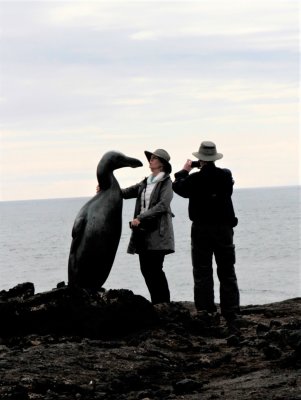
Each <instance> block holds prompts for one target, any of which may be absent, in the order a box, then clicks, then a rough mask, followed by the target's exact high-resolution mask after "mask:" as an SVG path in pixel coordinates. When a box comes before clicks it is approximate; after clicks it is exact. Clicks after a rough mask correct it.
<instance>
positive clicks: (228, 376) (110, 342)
mask: <svg viewBox="0 0 301 400" xmlns="http://www.w3.org/2000/svg"><path fill="white" fill-rule="evenodd" d="M0 321H1V325H0V399H1V400H6V399H13V400H28V399H46V400H56V399H64V400H71V399H85V400H86V399H87V400H103V399H106V400H134V399H135V400H136V399H137V400H147V399H148V400H158V399H185V400H195V399H200V400H209V399H212V400H213V399H226V400H228V399H229V400H230V399H231V400H235V399H238V400H244V399H245V400H247V399H248V400H250V399H256V400H261V399H262V400H263V399H264V400H272V399H273V400H280V399H282V400H297V399H299V400H301V389H300V388H301V373H300V372H301V371H300V367H301V357H300V356H301V298H295V299H289V300H286V301H282V302H278V303H272V304H264V305H249V306H245V307H242V318H241V320H240V321H239V327H240V329H239V330H237V331H235V332H232V331H229V329H228V328H227V326H226V325H225V321H224V320H223V319H222V318H220V320H219V318H216V317H214V318H213V317H211V316H210V315H206V314H202V315H198V314H197V313H196V311H195V309H194V305H193V303H190V302H172V303H170V304H160V305H156V306H152V305H151V304H150V302H149V301H147V300H146V299H145V298H143V297H141V296H138V295H135V294H133V293H132V292H131V291H128V290H108V291H105V290H104V291H103V292H96V293H95V292H94V293H89V292H87V291H85V290H71V289H70V288H69V287H68V286H65V285H64V284H63V283H61V284H58V287H57V288H56V289H53V290H52V291H49V292H44V293H38V294H35V293H34V285H33V284H32V283H24V284H20V285H18V286H16V287H14V288H12V289H10V290H8V291H2V292H0Z"/></svg>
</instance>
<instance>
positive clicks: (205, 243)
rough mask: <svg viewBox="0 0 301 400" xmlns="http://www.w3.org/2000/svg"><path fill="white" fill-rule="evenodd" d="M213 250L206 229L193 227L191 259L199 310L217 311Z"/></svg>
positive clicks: (195, 225)
mask: <svg viewBox="0 0 301 400" xmlns="http://www.w3.org/2000/svg"><path fill="white" fill-rule="evenodd" d="M212 256H213V249H212V245H211V243H210V234H209V231H208V230H207V229H206V227H200V226H198V225H197V224H195V223H193V224H192V226H191V259H192V267H193V279H194V303H195V307H196V309H197V310H207V311H208V312H214V311H216V306H215V304H214V281H213V268H212Z"/></svg>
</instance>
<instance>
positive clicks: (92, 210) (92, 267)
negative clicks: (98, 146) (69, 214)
mask: <svg viewBox="0 0 301 400" xmlns="http://www.w3.org/2000/svg"><path fill="white" fill-rule="evenodd" d="M141 166H142V162H141V161H139V160H138V159H136V158H131V157H127V156H125V155H124V154H122V153H119V152H117V151H109V152H107V153H105V154H104V156H103V157H102V158H101V160H100V161H99V164H98V166H97V180H98V183H99V187H100V192H98V193H97V194H96V195H95V196H94V197H93V198H92V199H90V200H89V201H88V202H87V203H86V204H85V205H84V206H83V207H82V208H81V210H80V211H79V213H78V215H77V217H76V219H75V221H74V225H73V229H72V243H71V249H70V254H69V262H68V284H69V286H71V287H81V288H87V289H92V290H98V289H100V288H101V287H102V285H103V284H104V283H105V281H106V280H107V278H108V276H109V274H110V271H111V268H112V265H113V262H114V259H115V255H116V252H117V248H118V245H119V240H120V236H121V228H122V204H123V198H122V193H121V189H120V186H119V183H118V181H117V179H116V178H115V176H114V174H113V171H114V170H116V169H119V168H124V167H131V168H136V167H141Z"/></svg>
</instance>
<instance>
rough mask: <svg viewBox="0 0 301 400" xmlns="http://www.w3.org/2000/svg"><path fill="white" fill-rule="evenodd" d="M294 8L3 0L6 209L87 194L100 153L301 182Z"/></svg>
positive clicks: (124, 182) (223, 2)
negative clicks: (208, 147)
mask: <svg viewBox="0 0 301 400" xmlns="http://www.w3.org/2000/svg"><path fill="white" fill-rule="evenodd" d="M298 3H299V2H298V1H297V0H296V1H295V0H289V1H288V0H260V1H259V0H243V1H242V0H199V1H192V2H190V1H186V0H185V1H162V0H161V1H151V0H149V1H126V0H123V1H114V0H104V1H93V2H92V1H91V2H90V1H85V2H81V1H68V2H63V1H32V2H29V1H0V26H1V35H0V60H1V61H0V68H1V69H0V73H1V75H0V79H1V82H0V83H1V92H0V113H1V118H0V129H1V160H0V166H1V199H2V200H14V199H35V198H53V197H77V196H90V195H93V194H94V192H95V186H96V166H97V163H98V161H99V159H100V158H101V156H102V155H103V154H104V153H105V152H106V151H108V150H119V151H121V152H123V153H125V154H127V155H130V156H134V157H137V158H140V159H141V160H142V161H143V162H144V166H143V167H142V168H138V169H135V170H132V169H123V170H119V171H117V172H116V176H117V178H118V179H119V182H120V185H121V186H122V187H125V186H128V185H131V184H134V183H136V182H138V181H140V180H141V179H142V178H143V177H144V176H146V175H148V174H149V169H148V164H147V162H146V158H145V156H144V153H143V152H144V150H150V151H154V150H155V149H157V148H164V149H166V150H167V151H168V152H169V153H170V155H171V163H172V165H173V172H176V171H177V170H179V169H181V168H182V166H183V164H184V162H185V160H186V159H187V158H191V159H193V158H194V157H193V156H192V155H191V153H192V152H194V151H197V150H198V147H199V145H200V143H201V141H203V140H212V141H214V142H215V143H216V145H217V149H218V151H219V152H221V153H223V154H224V158H223V159H222V160H220V161H218V162H217V165H218V166H221V167H228V168H230V169H231V170H232V173H233V175H234V178H235V182H236V187H241V188H242V187H260V186H278V185H297V184H299V177H298V175H299V166H298V158H299V152H300V142H299V131H298V117H299V104H298V95H299V93H298V84H299V82H298V80H299V66H298V60H299V58H298V57H299V56H298V51H299V44H298V40H299V32H298V28H299V22H298V17H299V15H298V14H299V10H298Z"/></svg>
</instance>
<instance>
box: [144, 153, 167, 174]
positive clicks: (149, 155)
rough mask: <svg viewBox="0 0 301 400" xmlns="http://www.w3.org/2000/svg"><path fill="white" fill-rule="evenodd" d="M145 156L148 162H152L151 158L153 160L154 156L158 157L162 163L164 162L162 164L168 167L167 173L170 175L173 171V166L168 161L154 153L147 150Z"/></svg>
mask: <svg viewBox="0 0 301 400" xmlns="http://www.w3.org/2000/svg"><path fill="white" fill-rule="evenodd" d="M144 154H145V156H146V158H147V159H148V161H150V158H151V156H153V155H154V156H156V157H158V158H159V159H160V161H161V162H162V164H164V165H165V166H166V167H167V170H166V172H167V173H168V174H170V173H171V170H172V168H171V165H170V164H169V162H168V161H166V160H164V158H161V157H159V156H157V155H156V154H154V153H152V152H150V151H147V150H145V152H144Z"/></svg>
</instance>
